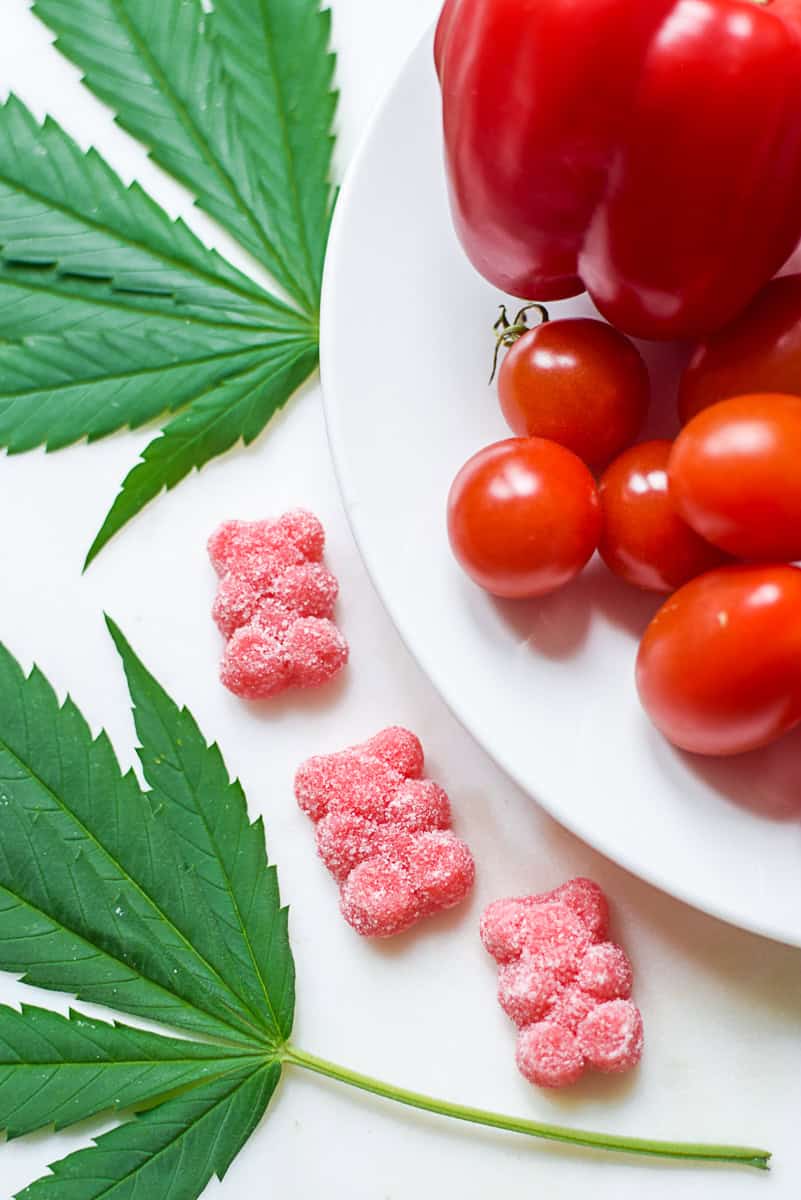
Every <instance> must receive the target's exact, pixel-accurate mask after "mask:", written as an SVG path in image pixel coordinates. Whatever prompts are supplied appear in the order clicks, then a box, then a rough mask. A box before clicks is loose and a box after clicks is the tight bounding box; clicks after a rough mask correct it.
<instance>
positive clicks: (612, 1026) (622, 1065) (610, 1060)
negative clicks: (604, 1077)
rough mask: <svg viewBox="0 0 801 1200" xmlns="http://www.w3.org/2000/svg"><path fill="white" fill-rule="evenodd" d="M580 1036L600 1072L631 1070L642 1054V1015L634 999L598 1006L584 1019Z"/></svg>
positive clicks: (585, 1051)
mask: <svg viewBox="0 0 801 1200" xmlns="http://www.w3.org/2000/svg"><path fill="white" fill-rule="evenodd" d="M576 1036H577V1038H578V1043H579V1046H580V1048H581V1052H582V1054H583V1055H584V1057H585V1058H586V1060H587V1062H588V1063H589V1064H590V1066H592V1067H595V1069H596V1070H597V1071H606V1072H609V1073H613V1074H617V1073H619V1072H622V1071H628V1070H630V1069H631V1068H632V1067H634V1066H636V1065H637V1063H638V1062H639V1061H640V1058H641V1056H642V1047H643V1028H642V1017H641V1015H640V1011H639V1009H638V1008H636V1007H635V1006H634V1005H633V1004H632V1003H631V1001H630V1000H608V1001H606V1002H605V1003H604V1004H599V1005H597V1006H596V1007H595V1008H593V1009H592V1011H591V1012H589V1013H588V1014H587V1016H586V1017H585V1018H584V1020H583V1021H582V1022H581V1024H580V1025H579V1028H578V1033H577V1035H576Z"/></svg>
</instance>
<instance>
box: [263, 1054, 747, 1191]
mask: <svg viewBox="0 0 801 1200" xmlns="http://www.w3.org/2000/svg"><path fill="white" fill-rule="evenodd" d="M284 1061H285V1062H288V1063H292V1064H293V1065H294V1066H296V1067H302V1068H303V1069H304V1070H306V1071H313V1072H314V1073H315V1074H316V1075H324V1076H326V1078H328V1079H336V1080H338V1082H340V1083H345V1084H348V1085H349V1086H350V1087H354V1088H358V1089H359V1090H360V1091H363V1092H370V1093H371V1094H372V1095H374V1096H382V1097H383V1098H384V1099H386V1100H394V1101H395V1102H396V1103H397V1104H406V1105H408V1106H409V1107H410V1108H418V1109H422V1110H423V1111H424V1112H430V1113H436V1114H437V1115H438V1116H442V1117H451V1118H453V1119H455V1120H457V1121H467V1122H470V1123H471V1124H473V1125H485V1126H488V1127H489V1128H490V1129H504V1130H507V1131H508V1132H510V1133H521V1134H525V1135H527V1136H528V1137H534V1138H542V1139H544V1140H546V1141H550V1142H563V1143H566V1144H567V1145H570V1146H582V1147H590V1148H592V1149H595V1150H608V1151H613V1152H614V1151H617V1152H619V1153H622V1154H639V1155H647V1156H650V1157H652V1158H664V1159H683V1160H685V1161H693V1162H705V1163H724V1164H728V1165H733V1166H743V1167H755V1168H757V1169H758V1170H762V1171H767V1170H769V1162H770V1157H771V1155H770V1151H768V1150H755V1149H753V1148H752V1147H748V1146H725V1145H724V1146H713V1145H705V1144H703V1143H685V1142H661V1141H646V1140H644V1139H642V1138H634V1137H620V1136H616V1135H612V1134H606V1133H591V1132H589V1131H585V1130H581V1129H570V1128H568V1127H567V1126H563V1125H544V1124H541V1123H539V1122H536V1121H527V1120H524V1119H523V1118H522V1117H507V1116H503V1115H502V1114H501V1113H494V1112H487V1111H486V1110H484V1109H481V1108H469V1107H467V1106H465V1105H463V1104H453V1103H451V1102H450V1101H448V1100H435V1099H434V1098H433V1097H431V1096H424V1095H422V1094H421V1093H419V1092H409V1091H407V1090H406V1089H405V1088H399V1087H395V1086H393V1085H392V1084H389V1083H382V1082H381V1081H380V1080H378V1079H373V1078H371V1077H370V1076H369V1075H360V1074H358V1073H357V1072H356V1071H351V1070H349V1069H348V1068H347V1067H340V1066H337V1064H336V1063H332V1062H327V1061H326V1059H324V1058H318V1057H317V1056H316V1055H314V1054H307V1053H306V1051H305V1050H299V1049H298V1048H297V1047H296V1046H287V1047H286V1049H285V1051H284Z"/></svg>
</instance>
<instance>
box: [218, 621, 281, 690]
mask: <svg viewBox="0 0 801 1200" xmlns="http://www.w3.org/2000/svg"><path fill="white" fill-rule="evenodd" d="M291 678H292V664H291V663H290V661H289V659H288V658H287V656H286V654H285V652H284V648H283V646H282V645H281V643H280V642H279V641H278V640H277V639H276V638H274V637H272V635H271V634H269V633H265V631H264V630H262V629H258V628H256V627H254V626H253V625H246V626H245V627H244V628H243V629H237V631H236V633H235V634H234V636H233V637H232V638H231V639H230V641H229V642H228V645H227V646H226V647H225V654H224V655H223V660H222V665H221V667H220V679H221V680H222V682H223V683H224V684H225V686H226V687H227V688H228V690H229V692H233V693H234V695H235V696H240V697H241V698H242V699H243V700H266V699H267V698H268V697H270V696H277V695H278V693H279V692H283V691H284V690H285V689H286V688H287V687H288V686H289V682H290V680H291Z"/></svg>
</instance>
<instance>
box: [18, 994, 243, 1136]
mask: <svg viewBox="0 0 801 1200" xmlns="http://www.w3.org/2000/svg"><path fill="white" fill-rule="evenodd" d="M257 1063H258V1059H257V1058H255V1057H254V1056H253V1055H250V1054H247V1056H246V1052H244V1051H241V1052H238V1053H234V1052H233V1051H230V1050H229V1051H223V1050H221V1049H220V1048H219V1047H218V1046H211V1045H203V1044H200V1043H198V1042H190V1041H178V1040H176V1039H175V1038H167V1037H162V1036H159V1035H157V1034H154V1033H145V1032H143V1031H141V1030H139V1029H131V1028H130V1027H128V1026H125V1025H114V1026H112V1025H107V1024H105V1023H104V1022H102V1021H95V1020H92V1019H91V1018H90V1017H85V1016H83V1015H82V1014H81V1013H76V1012H71V1013H70V1015H69V1018H67V1017H62V1016H60V1015H59V1014H58V1013H53V1012H49V1011H48V1010H47V1009H43V1008H32V1007H30V1006H28V1005H25V1006H24V1007H23V1008H22V1011H21V1012H18V1011H17V1010H16V1009H14V1008H7V1007H6V1006H5V1005H0V1130H3V1129H5V1131H6V1134H7V1136H8V1138H9V1139H11V1138H16V1137H22V1136H23V1135H24V1134H27V1133H33V1132H34V1131H35V1130H37V1129H42V1128H44V1126H46V1125H53V1126H54V1127H55V1128H56V1129H64V1128H65V1127H66V1126H68V1125H74V1124H76V1123H77V1122H78V1121H84V1120H86V1119H87V1118H88V1117H93V1116H96V1115H97V1114H98V1113H102V1112H105V1111H108V1110H111V1111H115V1110H119V1109H124V1108H133V1107H134V1106H140V1105H143V1104H149V1103H152V1102H153V1101H154V1100H156V1099H159V1098H161V1097H164V1096H166V1095H167V1093H169V1092H174V1091H176V1090H178V1089H182V1088H186V1087H188V1086H190V1085H196V1084H199V1083H204V1082H205V1081H207V1080H208V1079H210V1078H215V1077H217V1076H220V1075H224V1074H226V1073H227V1072H229V1071H232V1070H235V1069H240V1068H241V1067H242V1066H243V1065H245V1066H247V1065H248V1064H250V1065H251V1066H252V1067H255V1066H256V1065H257Z"/></svg>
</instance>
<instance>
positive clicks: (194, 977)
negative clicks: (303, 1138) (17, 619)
mask: <svg viewBox="0 0 801 1200" xmlns="http://www.w3.org/2000/svg"><path fill="white" fill-rule="evenodd" d="M0 888H2V889H3V891H2V892H0V967H2V968H4V969H5V970H12V971H18V970H24V971H25V977H26V980H27V981H28V982H30V983H35V984H38V985H40V986H42V987H59V988H61V989H63V990H69V991H72V992H73V993H74V994H76V995H78V996H81V997H82V998H84V999H87V1000H96V1001H97V1002H99V1003H107V1004H108V1003H111V1004H112V1005H113V1006H114V1007H116V1008H118V1009H121V1010H123V1011H129V1012H133V1013H137V1014H139V1015H141V1016H151V1017H153V1016H157V1017H158V1019H160V1020H162V1021H166V1022H169V1023H170V1024H172V1025H175V1026H176V1027H178V1028H184V1029H189V1030H191V1031H192V1032H195V1033H201V1034H205V1035H206V1036H214V1037H219V1038H227V1039H232V1040H240V1041H241V1040H242V1039H243V1038H244V1039H245V1040H256V1041H259V1042H261V1043H267V1042H268V1041H269V1030H267V1029H265V1026H264V1023H263V1022H262V1021H261V1020H260V1019H259V1017H258V1015H257V1014H254V1013H253V1012H251V1011H250V1010H249V1009H247V1007H246V1006H245V1005H243V1004H242V1002H241V1000H240V998H239V997H238V996H237V995H236V992H235V991H234V990H233V989H232V987H231V986H230V985H229V984H228V983H227V982H226V980H224V979H223V978H222V977H221V975H220V973H219V972H218V971H217V970H216V969H215V967H214V966H213V965H212V964H211V963H209V962H208V961H207V960H206V959H205V958H204V957H203V956H202V954H200V953H199V952H198V951H197V949H196V948H195V946H194V945H193V934H194V932H195V930H196V928H198V927H202V924H203V922H204V921H206V920H207V918H208V914H207V911H206V908H205V906H204V904H203V903H202V896H199V895H198V894H197V889H196V888H195V887H194V886H193V879H192V872H191V870H189V869H187V866H186V864H185V863H184V862H183V861H182V860H181V859H180V857H178V856H177V854H176V847H175V845H174V843H173V840H172V838H171V837H170V836H169V826H168V825H167V824H166V822H165V821H164V820H163V819H161V820H160V819H159V818H158V816H157V815H156V814H154V812H153V811H152V809H151V805H150V801H149V798H148V797H147V796H145V795H143V794H142V793H141V792H140V790H139V787H138V785H137V783H136V781H135V779H134V778H133V776H132V775H131V774H130V773H129V774H128V775H122V773H121V772H120V770H119V767H118V765H117V761H116V758H115V756H114V752H113V750H112V748H111V745H110V743H109V741H108V738H107V737H106V736H105V735H104V734H101V735H100V736H99V737H98V738H96V739H94V740H93V739H92V736H91V733H90V731H89V728H88V726H87V724H86V722H85V720H84V719H83V717H82V716H81V714H80V712H79V711H78V709H77V708H76V707H75V705H74V704H73V703H72V701H71V700H70V699H69V698H68V699H67V700H66V701H65V703H64V704H63V705H62V706H59V703H58V700H57V699H56V696H55V693H54V692H53V690H52V688H51V687H50V685H49V684H48V682H47V680H46V679H45V678H44V676H43V675H42V674H41V673H40V672H39V671H37V670H34V671H33V672H32V673H31V675H30V676H29V677H28V678H26V677H25V676H24V674H23V672H22V671H21V669H20V667H19V665H18V664H17V663H16V661H15V660H14V659H13V658H12V657H11V655H10V654H9V653H8V651H6V650H5V649H2V648H0ZM87 967H88V968H89V969H88V970H87Z"/></svg>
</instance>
